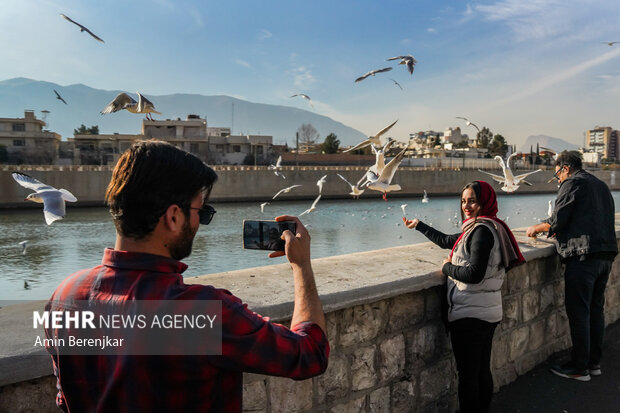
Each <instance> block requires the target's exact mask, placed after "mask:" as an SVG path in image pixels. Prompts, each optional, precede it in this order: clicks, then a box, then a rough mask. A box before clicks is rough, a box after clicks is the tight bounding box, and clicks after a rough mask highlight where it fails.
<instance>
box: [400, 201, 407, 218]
mask: <svg viewBox="0 0 620 413" xmlns="http://www.w3.org/2000/svg"><path fill="white" fill-rule="evenodd" d="M405 208H407V204H402V205H401V206H400V209H402V210H403V218H407V212H406V211H405Z"/></svg>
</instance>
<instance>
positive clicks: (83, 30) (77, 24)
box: [60, 13, 105, 43]
mask: <svg viewBox="0 0 620 413" xmlns="http://www.w3.org/2000/svg"><path fill="white" fill-rule="evenodd" d="M60 15H61V16H62V18H63V19H65V20H68V21H70V22H71V23H73V24H75V25H76V26H78V27H79V28H80V32H87V33H88V34H90V35H91V36H93V38H94V39H95V40H99V41H100V42H101V43H105V42H104V41H103V39H102V38H101V37H99V36H97V35H96V34H95V33H93V32H91V31H90V30H88V29H87V28H86V27H84V26H82V25H81V24H80V23H78V22H76V21H74V20H71V19H70V18H68V17H67V16H65V15H64V14H62V13H60Z"/></svg>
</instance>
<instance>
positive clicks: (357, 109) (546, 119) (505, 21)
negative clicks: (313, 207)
mask: <svg viewBox="0 0 620 413" xmlns="http://www.w3.org/2000/svg"><path fill="white" fill-rule="evenodd" d="M0 5H1V6H0V50H2V58H1V60H0V62H1V64H0V80H5V79H9V78H13V77H20V76H23V77H28V78H33V79H36V80H45V81H51V82H55V83H58V84H60V85H63V86H66V85H70V84H74V83H83V84H86V85H88V86H91V87H95V88H100V89H108V90H115V89H121V90H127V91H129V92H132V93H133V92H135V91H140V92H142V93H144V94H146V95H147V96H149V97H150V98H151V100H153V101H154V103H155V105H157V99H156V96H157V95H162V94H171V93H177V92H183V93H198V94H203V95H219V94H223V95H230V96H235V97H239V98H242V99H246V100H249V101H252V102H261V103H269V104H276V105H290V106H296V107H299V108H303V109H309V110H312V108H310V106H309V105H308V103H307V101H305V100H304V99H301V98H293V99H291V98H290V97H289V96H290V95H292V94H295V93H305V94H307V95H309V96H310V97H311V98H312V100H313V102H314V107H315V110H316V112H317V113H320V114H323V115H326V116H329V117H331V118H333V119H335V120H338V121H341V122H343V123H345V124H347V125H349V126H352V127H354V128H356V129H359V130H360V131H362V132H364V133H366V134H374V133H375V132H377V131H379V130H380V129H382V128H383V127H384V126H386V125H388V124H390V123H391V122H393V121H394V120H396V119H399V122H398V123H397V124H396V126H395V127H394V128H393V129H392V130H391V131H390V132H391V133H390V135H391V136H393V137H394V138H397V139H405V138H407V137H408V134H409V133H412V132H415V131H418V130H428V129H433V130H439V131H443V130H444V129H445V128H446V127H450V126H452V127H455V126H461V128H462V129H463V130H464V131H465V132H468V133H469V134H470V135H473V134H474V133H475V130H472V129H471V127H467V126H465V125H464V124H463V122H462V121H460V120H458V119H455V117H456V116H465V117H468V118H470V119H471V120H472V121H473V122H474V123H476V124H478V126H480V127H482V126H487V127H489V128H490V129H491V130H492V131H493V132H494V133H500V134H502V135H503V136H504V137H506V138H507V139H508V141H509V142H510V143H515V144H517V145H520V144H521V143H523V142H524V141H525V139H526V138H527V136H529V135H537V134H545V135H550V136H553V137H558V138H562V139H566V140H568V141H570V142H572V143H575V144H581V143H582V140H583V134H584V132H585V131H586V130H587V129H590V128H593V127H594V126H597V125H600V126H611V127H613V128H616V129H620V44H616V45H614V46H611V47H610V46H608V45H606V44H604V43H602V42H608V41H620V25H619V24H618V22H619V21H620V7H619V6H618V2H617V0H598V1H596V0H582V1H576V0H534V1H527V0H501V1H490V0H489V1H471V2H464V1H456V0H428V1H427V0H415V1H412V0H403V1H389V0H386V1H378V0H377V1H364V0H357V1H342V0H337V1H334V0H330V1H323V0H313V1H304V2H301V1H293V0H286V1H279V0H272V1H255V0H252V1H249V0H248V1H236V0H226V1H224V0H219V1H207V0H200V1H198V0H196V1H192V0H146V1H141V0H131V1H128V0H103V1H101V0H99V1H94V0H75V1H72V0H66V1H65V0H56V1H52V0H36V1H35V0H0ZM60 13H64V14H66V15H67V16H69V17H71V18H72V19H73V20H76V21H78V22H80V23H81V24H83V25H84V26H86V27H88V28H89V29H90V30H92V31H93V32H94V33H95V34H97V35H98V36H100V37H102V38H103V39H104V40H105V44H102V43H99V42H97V41H95V40H94V39H92V38H91V37H90V36H89V35H88V34H86V33H80V32H79V28H77V27H76V26H74V25H73V24H71V23H69V22H67V21H65V20H64V19H62V18H61V17H60V15H59V14H60ZM402 54H412V55H413V56H415V58H416V59H417V60H418V64H417V65H416V68H415V71H414V73H413V75H410V74H409V73H408V72H407V71H406V69H405V67H404V66H397V65H396V64H395V63H396V62H386V59H387V58H389V57H392V56H397V55H402ZM388 66H393V67H394V69H393V70H392V71H391V72H388V73H381V74H378V75H376V76H375V77H369V78H367V79H366V80H364V81H362V82H360V83H354V80H355V78H357V77H358V76H360V75H362V74H364V73H366V72H367V71H369V70H371V69H378V68H382V67H388ZM390 79H395V80H396V81H398V82H399V83H400V84H401V85H402V86H403V88H404V90H400V89H399V88H398V87H397V86H396V85H395V84H394V83H393V82H392V81H391V80H390ZM207 115H208V114H207ZM265 132H267V131H265Z"/></svg>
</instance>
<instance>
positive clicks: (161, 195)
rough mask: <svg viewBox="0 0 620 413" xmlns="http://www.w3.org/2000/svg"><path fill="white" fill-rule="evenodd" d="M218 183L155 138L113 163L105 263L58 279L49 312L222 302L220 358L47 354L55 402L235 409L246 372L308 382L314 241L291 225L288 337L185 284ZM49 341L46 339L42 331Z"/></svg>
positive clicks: (315, 326) (107, 407) (323, 359)
mask: <svg viewBox="0 0 620 413" xmlns="http://www.w3.org/2000/svg"><path fill="white" fill-rule="evenodd" d="M216 179H217V176H216V174H215V172H214V171H213V170H212V169H211V168H209V167H208V166H207V165H205V164H204V163H203V162H201V161H200V160H199V159H198V158H196V157H195V156H193V155H191V154H189V153H187V152H184V151H182V150H180V149H178V148H176V147H175V146H173V145H171V144H168V143H165V142H161V141H154V140H151V141H139V142H137V143H136V144H134V145H133V146H132V147H131V148H130V149H129V150H127V151H126V152H125V153H124V154H123V155H122V156H121V158H120V159H119V161H118V163H117V165H116V167H115V168H114V172H113V174H112V179H111V181H110V184H109V186H108V189H107V191H106V202H107V203H108V205H109V206H110V212H111V214H112V216H113V218H114V223H115V225H116V230H117V238H116V244H115V246H114V249H110V248H108V249H106V250H105V252H104V256H103V260H102V262H101V265H99V266H97V267H94V268H92V269H87V270H82V271H78V272H77V273H75V274H73V275H71V276H69V277H68V278H66V279H65V280H64V281H63V282H62V283H61V284H60V286H59V287H58V288H57V289H56V291H55V292H54V294H53V295H52V298H51V299H50V301H49V303H48V305H47V310H52V311H53V310H55V309H60V308H61V303H63V302H66V301H67V300H85V301H92V302H110V301H113V302H123V301H126V302H130V301H134V300H220V301H221V303H222V346H221V348H222V352H221V355H192V356H189V355H118V354H115V355H109V354H101V355H66V354H60V353H59V351H58V348H56V347H53V346H50V347H48V352H49V353H50V354H51V355H52V361H53V365H54V366H53V367H54V374H55V375H56V377H57V387H58V395H57V398H56V403H57V404H58V406H59V407H61V408H62V409H63V410H64V411H69V412H80V413H82V412H132V413H133V412H207V411H208V412H216V411H217V412H220V411H221V412H240V411H241V405H242V373H243V372H252V373H259V374H268V375H274V376H283V377H290V378H292V379H295V380H302V379H307V378H310V377H313V376H316V375H318V374H321V373H323V372H324V371H325V369H326V368H327V360H328V356H329V343H328V341H327V337H326V335H325V317H324V314H323V309H322V306H321V302H320V300H319V297H318V294H317V290H316V285H315V281H314V275H313V272H312V267H311V265H310V236H309V234H308V232H307V230H306V229H305V227H304V226H303V225H302V223H301V222H300V221H299V220H298V219H297V218H296V217H290V216H280V217H277V218H276V220H278V221H284V220H293V221H295V222H296V224H297V231H296V232H297V233H296V234H293V233H291V232H290V231H285V232H284V234H283V238H284V240H285V242H286V247H285V252H281V251H280V252H277V251H276V252H272V253H271V254H270V257H275V256H281V255H284V254H286V256H287V258H288V260H289V262H290V264H291V268H292V270H293V280H294V286H295V287H294V288H295V300H294V310H293V316H292V320H291V326H292V327H291V329H288V328H286V327H284V326H282V325H279V324H276V323H272V322H270V321H268V319H266V318H263V317H261V316H260V315H258V314H256V313H254V312H252V311H251V310H249V309H248V308H247V306H246V305H245V304H243V303H242V302H241V300H240V299H239V298H237V297H235V296H234V295H232V294H231V293H230V292H229V291H226V290H223V289H218V288H215V287H212V286H204V285H191V284H185V283H184V282H183V277H182V275H181V274H182V272H183V271H184V270H185V269H186V268H187V265H185V264H183V263H182V262H180V260H181V259H183V258H185V257H187V256H189V255H190V253H191V248H192V242H193V239H194V236H195V234H196V232H197V231H198V227H199V225H200V224H205V225H206V224H208V223H209V222H210V221H211V219H212V217H213V215H214V213H215V210H214V209H213V208H212V207H211V206H209V205H207V203H206V201H207V199H208V196H209V194H210V191H211V188H212V187H213V184H214V183H215V181H216ZM46 335H47V337H48V338H50V337H53V336H54V331H53V330H48V329H46Z"/></svg>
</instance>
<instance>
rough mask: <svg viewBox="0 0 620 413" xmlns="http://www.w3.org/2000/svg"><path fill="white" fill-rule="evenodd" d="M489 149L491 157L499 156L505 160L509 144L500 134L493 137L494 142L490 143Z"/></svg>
mask: <svg viewBox="0 0 620 413" xmlns="http://www.w3.org/2000/svg"><path fill="white" fill-rule="evenodd" d="M488 148H489V153H490V154H491V155H493V156H495V155H499V156H501V157H502V158H503V157H504V156H505V155H506V152H507V151H508V144H507V143H506V139H505V138H504V137H503V136H502V135H499V134H498V135H495V136H494V137H493V140H492V141H491V143H489V146H488Z"/></svg>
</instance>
